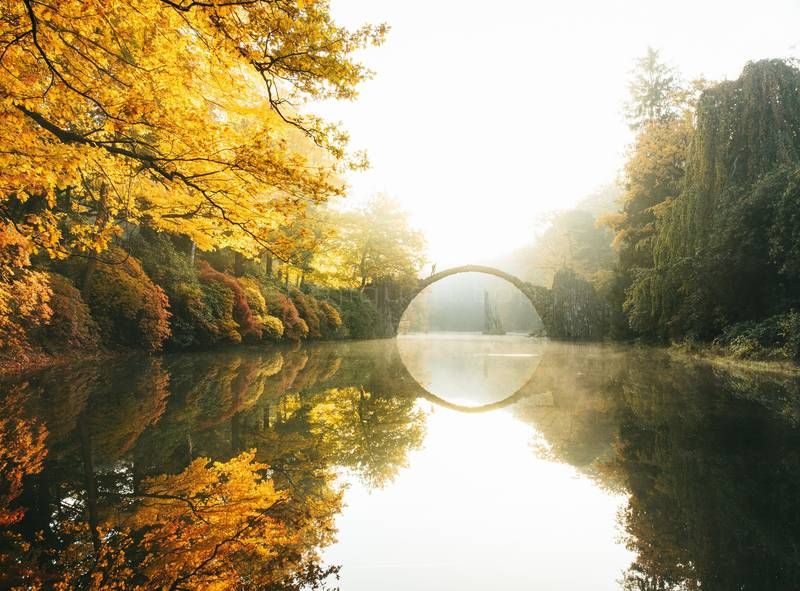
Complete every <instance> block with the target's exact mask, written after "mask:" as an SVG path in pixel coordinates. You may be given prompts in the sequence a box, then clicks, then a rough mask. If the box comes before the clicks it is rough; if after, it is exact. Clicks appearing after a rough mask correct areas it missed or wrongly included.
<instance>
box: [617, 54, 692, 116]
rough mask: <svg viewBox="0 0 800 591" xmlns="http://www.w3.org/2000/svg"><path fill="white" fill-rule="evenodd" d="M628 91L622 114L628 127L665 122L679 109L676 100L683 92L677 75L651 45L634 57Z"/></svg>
mask: <svg viewBox="0 0 800 591" xmlns="http://www.w3.org/2000/svg"><path fill="white" fill-rule="evenodd" d="M628 93H629V95H630V98H629V99H628V102H627V103H626V105H625V117H626V118H627V120H628V124H629V125H630V127H631V129H634V130H638V129H641V128H642V127H645V126H646V125H649V124H651V123H659V122H663V121H667V120H669V119H672V118H673V117H674V116H675V115H676V114H677V113H678V112H679V108H678V107H679V105H678V104H677V103H678V101H679V99H680V97H681V95H682V93H681V92H680V83H679V79H678V75H677V73H676V72H675V70H674V69H673V68H672V67H670V66H668V65H667V64H666V63H664V62H663V61H662V60H661V55H660V54H659V52H658V50H657V49H653V48H652V47H648V48H647V53H645V55H643V56H642V57H640V58H639V59H637V60H636V65H635V66H634V69H633V72H632V77H631V80H630V82H629V84H628Z"/></svg>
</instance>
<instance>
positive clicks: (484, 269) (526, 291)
mask: <svg viewBox="0 0 800 591" xmlns="http://www.w3.org/2000/svg"><path fill="white" fill-rule="evenodd" d="M462 273H483V274H484V275H493V276H495V277H499V278H500V279H504V280H505V281H507V282H508V283H510V284H511V285H513V286H514V287H516V288H517V289H518V290H520V291H521V292H522V293H523V295H525V297H526V298H528V300H529V301H530V303H531V305H532V306H533V309H534V310H536V313H537V314H538V315H539V317H540V318H541V319H542V321H543V322H544V324H545V326H547V325H548V320H549V306H548V303H549V290H548V289H547V288H545V287H541V286H538V285H532V284H530V283H528V282H527V281H523V280H522V279H520V278H519V277H517V276H515V275H512V274H511V273H506V272H505V271H502V270H500V269H497V268H495V267H489V266H486V265H462V266H460V267H451V268H450V269H445V270H444V271H439V272H438V273H434V274H433V275H431V276H429V277H426V278H424V279H421V280H420V282H419V284H418V285H417V287H416V289H414V291H412V292H411V293H409V294H408V297H406V298H405V301H404V302H403V306H402V309H401V311H400V314H398V316H397V319H396V320H395V322H394V333H395V334H397V331H398V329H399V327H400V320H401V319H402V317H403V314H405V312H406V310H407V309H408V306H409V305H410V304H411V302H412V301H414V298H416V297H417V296H418V295H419V294H420V293H421V292H422V291H423V290H424V289H425V288H426V287H429V286H431V285H433V284H434V283H436V282H437V281H441V280H442V279H445V278H446V277H450V276H452V275H460V274H462Z"/></svg>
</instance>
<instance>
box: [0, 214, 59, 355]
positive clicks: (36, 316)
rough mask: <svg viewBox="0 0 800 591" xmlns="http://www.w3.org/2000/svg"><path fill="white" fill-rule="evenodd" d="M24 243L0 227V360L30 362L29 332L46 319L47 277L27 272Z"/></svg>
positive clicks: (48, 314)
mask: <svg viewBox="0 0 800 591" xmlns="http://www.w3.org/2000/svg"><path fill="white" fill-rule="evenodd" d="M30 249H31V245H30V243H29V242H28V240H27V239H26V238H25V237H24V236H22V235H21V234H20V233H18V232H17V231H16V230H15V229H14V228H12V227H11V226H6V225H3V224H0V358H3V359H4V360H6V361H7V362H8V363H13V364H15V365H16V364H24V363H27V362H28V361H30V359H31V356H32V354H33V350H32V349H33V348H32V346H31V342H30V331H31V330H35V329H36V328H38V327H39V326H41V325H42V324H44V323H46V322H47V321H49V320H50V317H51V315H52V310H51V309H50V306H49V300H50V288H49V286H48V281H47V274H46V273H42V272H39V271H32V270H31V269H30V256H29V253H30Z"/></svg>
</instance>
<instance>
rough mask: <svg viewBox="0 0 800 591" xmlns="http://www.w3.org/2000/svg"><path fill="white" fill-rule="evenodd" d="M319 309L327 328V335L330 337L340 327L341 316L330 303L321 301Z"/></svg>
mask: <svg viewBox="0 0 800 591" xmlns="http://www.w3.org/2000/svg"><path fill="white" fill-rule="evenodd" d="M319 309H320V311H321V312H322V314H324V316H325V323H326V324H327V326H328V334H329V335H332V334H333V333H335V332H336V331H338V330H339V329H340V328H341V327H342V315H341V314H339V310H337V309H336V306H334V305H333V304H331V303H330V302H326V301H325V300H321V301H320V303H319Z"/></svg>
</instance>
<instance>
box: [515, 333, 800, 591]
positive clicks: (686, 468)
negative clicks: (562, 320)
mask: <svg viewBox="0 0 800 591" xmlns="http://www.w3.org/2000/svg"><path fill="white" fill-rule="evenodd" d="M537 381H538V383H539V384H541V385H543V386H544V387H546V388H548V389H550V390H551V391H552V393H553V402H552V405H551V406H546V405H537V404H536V403H535V402H532V401H523V402H522V403H520V404H519V405H518V406H517V407H516V408H515V412H516V413H517V415H518V416H519V417H521V418H523V419H525V420H527V421H530V422H531V423H533V424H534V425H535V426H536V428H537V429H538V430H540V431H541V432H542V434H543V435H544V437H545V439H546V440H547V442H548V444H549V445H550V446H551V452H552V453H553V455H554V457H555V458H557V459H559V460H561V461H566V462H569V463H572V464H574V465H576V466H577V467H579V468H580V469H581V470H584V471H585V472H587V473H589V474H590V475H592V476H593V477H595V478H596V479H598V480H599V481H600V482H601V483H603V484H605V485H607V486H609V487H612V488H615V489H620V488H621V489H624V490H626V491H627V492H628V493H629V495H630V497H629V500H628V503H627V506H626V508H625V510H624V512H623V514H622V515H621V519H622V524H623V526H624V528H625V531H626V534H627V538H626V542H627V545H628V546H629V548H630V549H632V550H633V551H634V552H635V553H636V559H635V561H634V562H633V564H632V565H631V567H630V568H629V570H628V571H627V572H626V574H625V576H624V587H625V588H626V589H637V590H668V589H700V588H703V589H794V588H796V583H797V581H798V580H800V513H798V512H797V510H796V499H797V498H798V494H800V431H799V430H798V420H797V417H798V416H800V413H798V409H800V398H798V396H797V392H798V388H797V385H798V384H797V383H796V380H794V379H791V378H781V377H776V376H768V375H763V374H762V375H756V374H753V373H752V372H750V373H748V372H744V371H727V370H720V369H714V368H713V367H711V366H708V365H701V364H693V363H688V362H685V361H680V360H676V359H675V358H671V357H669V356H668V355H666V354H663V353H657V352H653V351H645V352H636V351H625V352H623V351H622V350H620V349H616V348H611V349H607V350H606V351H605V352H603V353H599V352H598V349H597V348H596V347H594V346H588V347H585V348H581V347H574V346H568V347H561V346H558V345H553V347H551V348H550V349H549V352H548V353H547V355H545V358H544V359H543V360H542V363H541V365H540V367H539V370H538V371H537Z"/></svg>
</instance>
